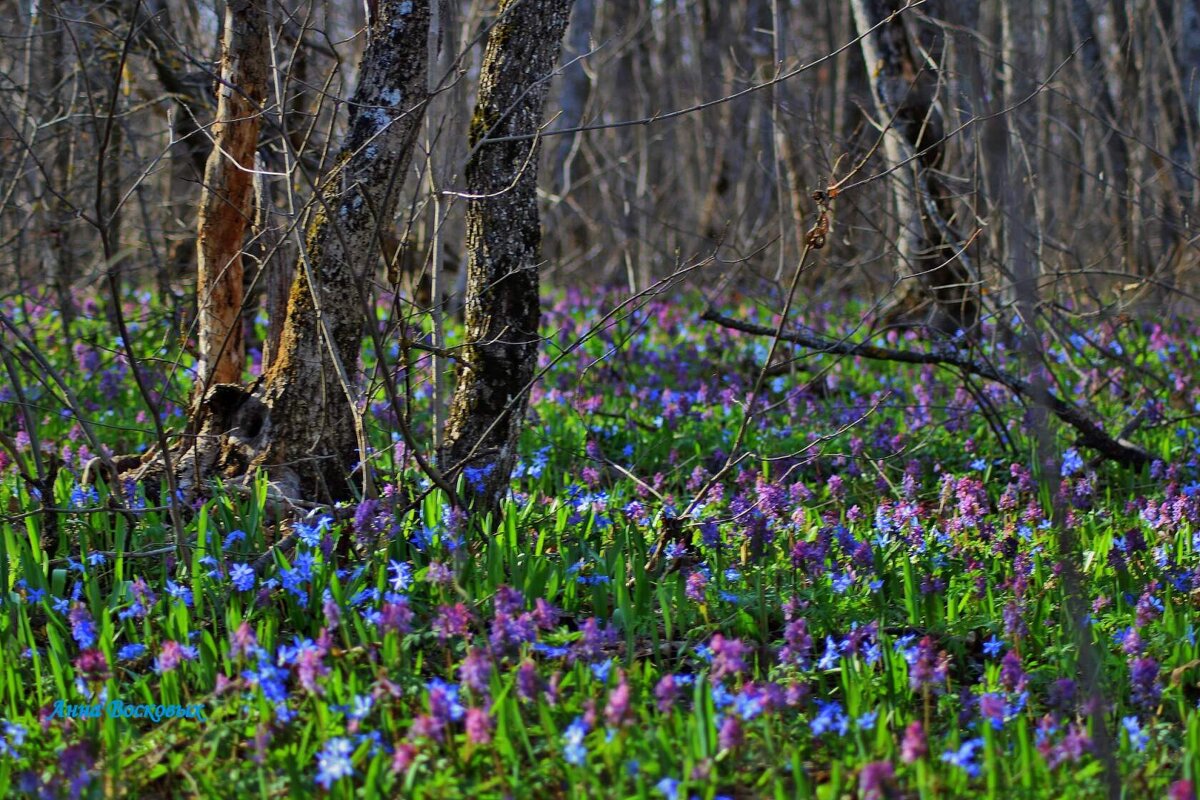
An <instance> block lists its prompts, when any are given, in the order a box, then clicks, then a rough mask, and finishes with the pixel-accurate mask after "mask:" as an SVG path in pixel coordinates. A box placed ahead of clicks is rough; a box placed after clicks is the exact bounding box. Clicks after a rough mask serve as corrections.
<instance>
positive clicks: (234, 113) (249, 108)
mask: <svg viewBox="0 0 1200 800" xmlns="http://www.w3.org/2000/svg"><path fill="white" fill-rule="evenodd" d="M267 27H268V22H267V10H266V6H265V4H264V3H263V2H262V0H234V2H230V3H228V4H226V6H225V33H224V37H223V39H224V41H223V45H224V46H223V49H224V52H223V53H222V54H221V80H220V85H219V87H218V90H217V119H216V121H215V122H214V123H213V127H212V138H213V148H212V152H211V153H210V154H209V156H208V163H207V164H206V165H205V168H204V186H203V188H202V189H201V192H200V210H199V214H198V217H197V221H196V228H197V237H196V259H197V268H198V272H197V275H198V280H197V285H196V299H197V321H198V327H199V339H200V353H199V359H198V363H197V376H196V385H197V396H199V397H203V395H204V393H205V391H207V389H208V387H209V386H211V385H213V384H216V383H237V382H238V381H240V380H241V378H242V370H243V369H244V368H245V363H246V353H245V344H244V342H243V340H242V278H243V273H244V269H243V266H242V243H243V242H244V241H245V237H246V230H247V229H248V228H249V226H250V223H251V220H252V219H253V214H254V209H253V200H254V154H255V152H256V151H257V150H258V130H259V126H260V124H261V114H262V104H263V100H264V99H265V98H266V94H267V55H268V53H267Z"/></svg>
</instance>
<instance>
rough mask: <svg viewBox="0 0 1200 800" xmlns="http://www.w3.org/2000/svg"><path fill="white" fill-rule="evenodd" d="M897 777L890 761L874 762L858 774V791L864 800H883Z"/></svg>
mask: <svg viewBox="0 0 1200 800" xmlns="http://www.w3.org/2000/svg"><path fill="white" fill-rule="evenodd" d="M895 777H896V769H895V767H893V766H892V762H890V761H872V762H870V763H869V764H866V765H865V766H864V767H863V768H862V772H860V773H858V791H859V795H860V796H861V797H862V800H883V798H885V797H887V796H888V793H889V787H890V786H891V784H892V781H893V780H894V779H895Z"/></svg>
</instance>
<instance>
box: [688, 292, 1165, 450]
mask: <svg viewBox="0 0 1200 800" xmlns="http://www.w3.org/2000/svg"><path fill="white" fill-rule="evenodd" d="M700 318H701V319H703V320H705V321H707V322H715V323H716V324H718V325H720V326H722V327H724V328H730V329H732V330H735V331H741V332H742V333H751V334H755V335H757V336H774V335H775V334H776V332H775V330H774V329H773V328H768V327H766V326H765V325H755V324H754V323H750V322H743V321H742V320H738V319H734V318H732V317H727V316H725V315H724V314H721V313H719V312H717V311H714V310H713V309H711V308H709V309H706V310H705V312H704V313H703V314H702V315H701V317H700ZM779 338H780V339H782V340H783V341H785V342H791V343H793V344H798V345H801V346H803V347H808V348H811V349H813V350H817V351H819V352H822V353H830V354H833V355H842V356H861V357H863V358H869V359H873V360H876V361H896V362H900V363H904V364H933V365H935V366H946V367H956V368H957V369H960V370H962V371H963V372H966V373H968V374H970V375H975V376H978V377H980V378H984V379H985V380H989V381H994V382H996V383H999V384H1001V385H1002V386H1004V387H1005V388H1007V389H1008V390H1009V391H1011V392H1012V393H1013V394H1016V395H1018V396H1019V397H1021V398H1023V399H1026V400H1029V401H1031V402H1034V403H1039V402H1043V401H1042V399H1041V398H1039V397H1038V396H1037V392H1035V391H1034V388H1033V385H1032V384H1031V383H1029V382H1028V381H1026V380H1024V379H1023V378H1018V377H1017V376H1016V375H1012V374H1011V373H1008V372H1005V371H1003V370H1001V369H997V368H996V367H993V366H991V365H990V364H985V363H982V362H980V361H976V360H973V359H971V358H969V357H967V356H966V355H964V354H962V353H959V352H957V351H955V350H950V349H944V350H941V351H938V352H933V353H917V352H913V351H910V350H894V349H892V348H888V347H876V346H875V345H871V344H857V343H854V342H849V341H839V340H833V339H827V338H825V337H822V336H815V335H812V334H808V333H803V332H801V331H784V332H783V333H781V334H779ZM1044 403H1045V405H1046V407H1047V408H1048V409H1049V410H1050V412H1051V413H1053V414H1054V416H1056V417H1058V418H1059V419H1060V420H1062V421H1063V422H1065V423H1066V424H1067V425H1070V426H1071V427H1072V428H1074V429H1075V430H1076V431H1078V432H1079V444H1081V445H1082V446H1084V447H1088V448H1091V449H1092V450H1095V451H1096V452H1098V453H1100V454H1101V455H1102V456H1104V457H1105V458H1109V459H1111V460H1113V461H1116V462H1118V463H1119V464H1123V465H1125V466H1127V467H1133V468H1134V469H1142V468H1143V467H1145V466H1147V465H1149V464H1150V462H1151V461H1153V460H1154V457H1153V456H1151V455H1150V454H1149V453H1148V452H1146V451H1145V450H1144V449H1142V448H1141V447H1139V446H1138V445H1136V444H1134V443H1132V442H1130V441H1128V440H1126V439H1125V438H1123V437H1122V436H1117V437H1113V436H1111V435H1109V434H1108V433H1107V432H1106V431H1105V430H1104V428H1103V426H1102V425H1100V423H1099V422H1097V421H1096V420H1094V419H1093V418H1092V417H1091V415H1090V414H1089V413H1088V412H1087V411H1085V410H1084V409H1083V408H1080V407H1079V406H1077V405H1075V404H1073V403H1069V402H1067V401H1066V400H1063V399H1062V398H1061V397H1056V396H1055V395H1053V394H1047V395H1046V396H1045V400H1044Z"/></svg>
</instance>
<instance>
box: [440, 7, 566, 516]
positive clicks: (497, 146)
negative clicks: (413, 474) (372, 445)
mask: <svg viewBox="0 0 1200 800" xmlns="http://www.w3.org/2000/svg"><path fill="white" fill-rule="evenodd" d="M570 10H571V0H546V2H541V3H529V2H521V0H503V2H501V4H500V18H499V19H498V20H497V22H496V25H495V27H494V28H493V29H492V32H491V34H490V35H489V36H488V42H487V48H486V51H485V53H484V58H483V66H482V71H481V75H480V82H479V96H478V100H477V101H476V105H475V115H474V117H473V118H472V120H471V130H470V145H471V147H472V150H473V155H472V156H471V158H470V160H469V161H468V162H467V169H466V179H467V191H468V192H469V193H470V195H471V199H470V200H469V202H468V206H467V303H466V306H467V308H466V326H467V336H466V340H467V344H466V346H465V347H464V348H463V357H464V358H463V360H464V362H465V364H460V367H459V373H458V385H457V388H456V390H455V393H454V402H453V405H452V406H451V409H450V418H449V421H448V422H447V425H446V443H445V447H444V452H443V467H445V468H447V469H448V470H450V471H453V472H452V474H458V472H457V471H458V470H463V472H464V474H465V475H466V478H467V480H466V491H465V492H464V499H465V500H466V502H467V503H468V504H470V505H472V507H474V508H475V509H477V510H480V511H485V510H489V509H491V510H494V509H496V508H497V507H498V506H499V502H500V500H501V498H502V497H503V495H504V492H505V490H506V489H507V487H508V482H509V478H510V477H511V475H512V468H513V465H514V464H515V462H516V457H517V439H518V437H519V435H520V430H521V421H522V419H523V418H524V416H525V410H526V408H527V406H528V402H529V396H528V391H529V384H530V382H531V380H532V379H533V371H534V368H535V367H536V365H537V354H538V335H539V334H538V323H539V320H540V315H541V307H540V302H539V297H538V264H539V262H540V261H541V241H542V232H541V221H540V218H539V216H538V206H537V165H538V151H539V150H540V144H539V140H538V139H537V138H530V139H521V140H517V141H508V142H496V143H491V144H489V143H486V142H484V141H483V140H484V139H485V138H486V137H493V138H500V137H507V136H521V135H530V134H534V133H536V132H537V130H538V126H539V125H540V124H541V121H542V111H543V106H544V104H545V100H546V93H547V90H548V89H549V86H550V79H551V76H552V73H553V71H554V68H555V65H556V64H557V62H558V56H559V52H560V50H561V47H562V37H563V33H564V31H565V30H566V27H567V21H568V18H569V17H570Z"/></svg>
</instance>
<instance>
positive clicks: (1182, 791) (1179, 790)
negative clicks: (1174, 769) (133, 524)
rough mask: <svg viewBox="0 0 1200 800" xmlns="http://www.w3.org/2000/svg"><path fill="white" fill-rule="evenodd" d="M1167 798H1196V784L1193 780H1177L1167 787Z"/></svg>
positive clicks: (1191, 799) (1179, 799)
mask: <svg viewBox="0 0 1200 800" xmlns="http://www.w3.org/2000/svg"><path fill="white" fill-rule="evenodd" d="M1167 800H1196V785H1195V784H1194V783H1192V782H1191V781H1184V780H1180V781H1175V782H1174V783H1172V784H1171V786H1170V787H1169V788H1168V789H1167Z"/></svg>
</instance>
